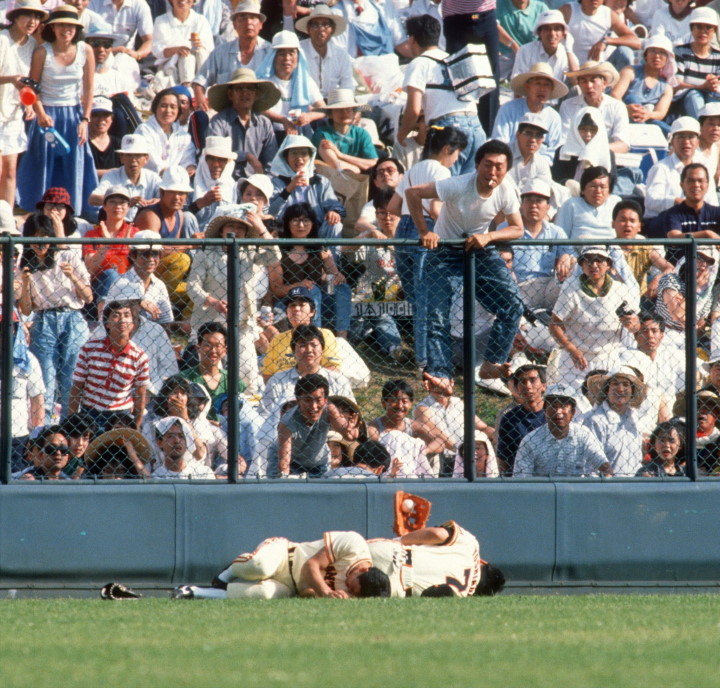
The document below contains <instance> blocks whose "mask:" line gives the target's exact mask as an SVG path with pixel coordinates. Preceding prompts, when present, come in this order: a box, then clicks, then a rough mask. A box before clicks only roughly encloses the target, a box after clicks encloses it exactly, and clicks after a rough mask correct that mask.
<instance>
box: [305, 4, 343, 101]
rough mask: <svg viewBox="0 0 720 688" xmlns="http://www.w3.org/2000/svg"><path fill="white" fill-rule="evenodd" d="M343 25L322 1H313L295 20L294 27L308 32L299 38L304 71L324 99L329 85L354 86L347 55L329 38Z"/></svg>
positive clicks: (333, 87) (329, 89)
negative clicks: (313, 3)
mask: <svg viewBox="0 0 720 688" xmlns="http://www.w3.org/2000/svg"><path fill="white" fill-rule="evenodd" d="M346 28H347V26H346V22H345V20H344V19H343V18H342V17H341V16H340V15H338V14H333V13H332V12H331V11H330V8H329V7H328V6H327V5H324V4H323V5H316V6H315V7H313V9H312V12H310V14H309V15H308V16H305V17H303V18H302V19H298V21H297V22H296V23H295V29H296V31H301V32H302V33H306V34H308V35H309V36H310V38H306V39H305V40H303V41H300V50H302V51H303V53H304V54H305V59H306V60H307V65H308V72H309V73H310V76H311V77H312V78H313V79H314V80H315V83H316V84H317V85H318V86H319V87H320V92H321V93H322V95H323V98H324V99H325V100H327V97H328V95H329V94H330V91H332V90H333V89H336V88H349V89H354V88H355V81H354V79H353V66H352V60H351V59H350V56H349V55H348V54H347V52H345V51H344V50H342V49H341V48H340V47H338V46H337V45H336V44H335V43H334V42H333V41H331V39H332V38H333V36H337V35H339V34H341V33H343V32H344V31H345V29H346Z"/></svg>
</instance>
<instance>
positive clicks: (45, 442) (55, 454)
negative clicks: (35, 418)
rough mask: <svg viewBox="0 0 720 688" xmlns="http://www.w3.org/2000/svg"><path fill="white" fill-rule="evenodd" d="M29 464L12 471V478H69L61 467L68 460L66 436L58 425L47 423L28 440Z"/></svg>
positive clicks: (64, 465) (63, 466) (68, 451)
mask: <svg viewBox="0 0 720 688" xmlns="http://www.w3.org/2000/svg"><path fill="white" fill-rule="evenodd" d="M27 452H28V454H29V458H30V461H31V462H32V465H31V466H28V467H27V468H24V469H23V470H21V471H18V472H16V473H13V476H12V477H13V480H70V476H69V475H67V474H66V473H65V472H64V471H63V469H64V468H65V467H66V466H67V464H68V461H69V460H70V448H69V447H68V442H67V437H65V435H64V434H63V431H62V428H61V427H60V426H59V425H48V426H46V427H45V428H43V430H41V431H40V434H39V435H38V436H37V437H36V438H35V439H31V440H28V445H27Z"/></svg>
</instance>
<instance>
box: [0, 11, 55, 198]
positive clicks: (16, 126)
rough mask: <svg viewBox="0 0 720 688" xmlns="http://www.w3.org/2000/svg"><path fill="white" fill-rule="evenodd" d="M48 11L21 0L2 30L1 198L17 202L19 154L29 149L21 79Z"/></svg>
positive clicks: (10, 12) (0, 103)
mask: <svg viewBox="0 0 720 688" xmlns="http://www.w3.org/2000/svg"><path fill="white" fill-rule="evenodd" d="M47 17H48V12H47V10H46V9H45V8H44V7H43V5H42V3H41V2H40V1H39V0H19V1H18V2H16V3H15V5H14V6H13V7H12V8H11V9H9V10H8V11H6V12H5V21H6V22H7V23H8V24H9V25H8V26H7V30H6V31H3V32H2V33H0V74H1V76H0V131H1V132H2V133H1V134H0V199H2V200H5V201H7V203H9V204H10V206H11V207H13V206H14V205H15V182H16V174H17V163H18V156H19V155H20V153H22V152H24V151H25V150H26V149H27V134H26V133H25V126H24V123H23V119H24V106H23V104H22V103H21V102H20V89H21V88H22V87H23V84H22V82H21V81H20V79H22V78H23V77H25V76H27V75H28V74H29V73H30V61H31V59H32V54H33V51H34V50H35V48H36V47H37V41H36V40H35V38H33V35H32V34H33V33H35V32H36V31H37V29H38V26H40V22H41V21H42V20H43V19H47Z"/></svg>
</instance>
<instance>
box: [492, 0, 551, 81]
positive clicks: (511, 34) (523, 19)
mask: <svg viewBox="0 0 720 688" xmlns="http://www.w3.org/2000/svg"><path fill="white" fill-rule="evenodd" d="M549 9H550V8H549V7H548V6H547V5H546V4H545V3H544V2H542V0H499V2H498V4H497V18H498V31H499V34H500V72H499V79H505V78H507V77H508V76H509V75H510V72H511V71H512V67H513V64H514V62H515V55H516V54H517V52H518V50H519V48H520V47H521V46H523V45H525V44H527V43H530V42H532V41H533V40H534V38H535V31H536V28H537V22H538V20H539V19H540V17H541V16H542V15H543V14H545V12H547V11H548V10H549Z"/></svg>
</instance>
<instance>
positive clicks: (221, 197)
mask: <svg viewBox="0 0 720 688" xmlns="http://www.w3.org/2000/svg"><path fill="white" fill-rule="evenodd" d="M236 158H237V153H233V151H232V139H231V138H230V137H229V136H208V137H207V138H206V139H205V148H204V149H203V152H202V154H201V155H200V160H199V161H198V167H197V171H196V173H195V178H194V180H193V185H194V187H195V190H194V192H193V201H192V203H191V204H190V208H189V210H190V212H191V213H193V214H194V215H195V217H196V218H197V221H198V224H199V225H200V227H205V226H206V225H207V224H208V222H210V220H212V218H213V216H214V215H215V212H216V211H217V209H218V207H219V206H220V205H223V204H228V203H235V202H236V200H237V199H236V193H237V189H236V186H235V179H234V178H233V170H234V168H235V159H236Z"/></svg>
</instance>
